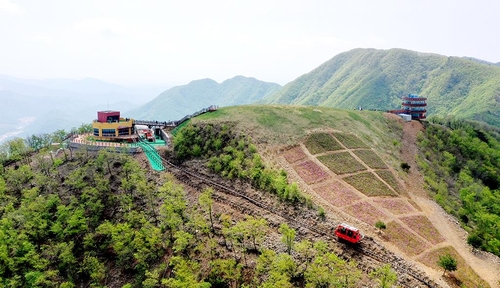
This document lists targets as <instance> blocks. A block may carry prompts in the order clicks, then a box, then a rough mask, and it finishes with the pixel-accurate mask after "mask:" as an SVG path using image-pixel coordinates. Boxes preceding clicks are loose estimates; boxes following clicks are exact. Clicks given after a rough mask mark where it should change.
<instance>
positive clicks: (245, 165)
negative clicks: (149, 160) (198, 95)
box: [174, 123, 311, 205]
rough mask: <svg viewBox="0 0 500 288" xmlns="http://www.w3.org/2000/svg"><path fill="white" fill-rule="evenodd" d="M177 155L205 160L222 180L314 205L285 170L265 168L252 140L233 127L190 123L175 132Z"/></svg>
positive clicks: (290, 200)
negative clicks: (237, 181) (242, 182)
mask: <svg viewBox="0 0 500 288" xmlns="http://www.w3.org/2000/svg"><path fill="white" fill-rule="evenodd" d="M174 152H175V154H176V157H177V158H178V159H179V160H185V159H189V158H193V157H203V158H205V159H208V164H207V165H208V168H210V169H211V170H212V171H213V172H215V173H218V174H220V175H222V176H223V177H227V178H229V179H233V178H239V179H244V180H248V181H250V182H251V183H252V185H253V186H254V187H255V188H257V189H260V190H264V191H267V192H270V193H273V194H276V195H277V196H278V197H279V198H280V199H282V200H285V201H289V202H291V203H306V204H308V205H311V201H310V199H308V198H306V197H305V196H304V195H303V194H302V193H301V192H300V189H299V187H298V185H297V183H290V184H289V183H288V178H287V174H286V171H284V170H283V169H281V170H279V171H277V170H275V169H271V168H268V167H266V166H265V164H264V163H263V161H262V158H261V157H260V155H259V154H258V153H257V148H256V147H255V145H254V144H252V143H251V140H250V139H249V138H248V137H245V136H244V135H237V134H236V133H235V132H234V131H233V129H232V127H231V124H222V125H220V126H219V125H213V124H191V123H190V124H188V125H186V126H184V127H182V128H181V129H180V130H178V131H177V132H176V135H175V138H174Z"/></svg>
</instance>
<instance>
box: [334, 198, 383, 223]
mask: <svg viewBox="0 0 500 288" xmlns="http://www.w3.org/2000/svg"><path fill="white" fill-rule="evenodd" d="M344 210H345V211H346V212H347V213H349V214H351V215H352V216H354V217H356V218H357V219H359V220H361V221H363V222H365V223H368V224H370V225H375V223H377V221H379V220H381V221H384V220H387V219H389V217H388V216H387V214H385V213H384V212H382V211H380V210H379V209H377V208H376V207H375V206H373V205H372V204H370V203H368V202H366V201H362V202H358V203H356V204H353V205H351V206H347V207H345V208H344Z"/></svg>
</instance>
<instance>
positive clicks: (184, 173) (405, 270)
mask: <svg viewBox="0 0 500 288" xmlns="http://www.w3.org/2000/svg"><path fill="white" fill-rule="evenodd" d="M162 162H163V165H164V166H165V167H170V168H173V169H175V172H174V171H171V173H173V174H174V175H175V176H176V178H177V179H178V180H179V181H181V182H183V183H185V184H186V185H188V186H190V187H192V188H195V189H197V190H203V189H204V188H205V187H207V186H208V187H212V188H214V189H216V190H218V191H220V192H222V193H224V194H228V195H231V196H235V197H238V198H240V199H243V200H244V201H245V202H246V203H251V204H252V205H254V206H256V207H258V208H260V209H262V210H265V211H267V212H269V213H272V214H273V215H275V216H279V217H281V218H283V219H284V220H286V221H287V222H289V224H290V225H292V226H296V227H302V228H305V229H307V230H309V231H311V232H313V233H315V234H317V235H319V236H322V237H325V238H327V239H329V240H333V241H336V242H340V241H339V240H338V239H337V237H332V236H331V235H333V234H332V232H331V231H328V230H327V229H321V227H319V226H318V225H315V224H317V223H306V222H304V221H302V220H299V219H296V218H292V217H291V216H290V215H285V213H283V212H281V211H279V210H278V209H276V208H274V207H272V206H270V205H268V204H265V203H263V202H262V201H259V200H257V199H254V198H252V197H250V196H248V195H245V194H244V193H242V192H239V191H237V190H236V189H233V188H230V187H227V186H225V185H222V184H220V183H217V182H215V181H213V180H211V179H208V178H206V176H203V175H201V174H199V173H197V172H193V171H190V170H188V169H185V168H182V167H179V166H178V165H175V164H173V163H171V162H170V161H168V160H166V159H165V158H162ZM213 198H214V199H215V200H217V201H220V202H222V203H224V204H227V205H229V206H231V207H233V208H235V209H237V210H240V211H241V212H243V213H249V212H252V211H248V210H249V209H248V208H247V207H243V205H242V204H241V203H237V202H236V201H234V200H230V199H228V198H227V197H223V196H219V195H215V194H214V195H213ZM242 210H243V211H242ZM249 214H250V213H249ZM342 247H343V248H345V249H348V250H350V252H358V253H360V254H362V255H364V256H366V257H369V258H371V259H373V260H375V261H377V262H380V263H390V264H391V266H392V268H393V269H394V270H395V271H396V272H397V274H398V283H397V284H398V285H400V286H403V287H408V288H410V287H411V288H415V287H429V288H437V287H440V286H439V285H438V284H437V283H435V282H434V281H433V280H431V279H429V277H427V276H426V275H425V274H424V273H423V272H421V271H418V270H416V269H415V268H413V267H411V266H410V265H408V264H407V263H405V261H404V260H403V259H402V258H401V257H397V256H395V255H394V254H393V253H392V252H390V251H388V250H386V249H385V248H383V247H382V246H381V245H380V244H378V243H377V242H375V241H374V240H373V239H372V238H371V237H365V239H364V240H363V241H362V242H361V243H360V245H349V244H345V243H343V245H342ZM344 258H346V259H348V258H350V257H348V256H344ZM360 266H364V265H363V264H362V263H360ZM364 268H365V270H373V269H374V268H373V267H366V266H365V267H364Z"/></svg>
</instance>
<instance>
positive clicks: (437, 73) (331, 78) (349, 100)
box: [263, 49, 500, 126]
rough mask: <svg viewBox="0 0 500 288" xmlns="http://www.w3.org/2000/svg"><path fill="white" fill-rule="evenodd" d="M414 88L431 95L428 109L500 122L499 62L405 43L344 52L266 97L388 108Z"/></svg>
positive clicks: (268, 100) (287, 101) (288, 101)
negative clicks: (419, 48) (414, 48)
mask: <svg viewBox="0 0 500 288" xmlns="http://www.w3.org/2000/svg"><path fill="white" fill-rule="evenodd" d="M409 93H414V94H419V95H422V96H424V97H427V98H428V101H427V103H428V107H427V110H428V115H442V116H443V115H454V116H456V117H463V118H469V119H475V120H481V121H484V122H487V123H490V124H492V125H497V126H499V125H500V67H498V66H496V65H494V64H491V63H489V64H487V63H480V62H479V61H477V60H471V59H467V58H458V57H446V56H441V55H437V54H427V53H419V52H413V51H408V50H403V49H391V50H375V49H354V50H351V51H348V52H345V53H341V54H339V55H337V56H335V57H334V58H332V59H331V60H329V61H327V62H325V63H324V64H322V65H321V66H319V67H318V68H316V69H314V70H313V71H311V72H309V73H307V74H304V75H302V76H301V77H299V78H297V79H296V80H294V81H292V82H290V83H288V84H287V85H285V86H284V87H283V88H282V89H281V90H280V91H278V92H276V93H275V94H273V95H270V96H268V97H266V98H265V99H264V100H263V101H264V102H266V103H283V104H303V105H318V106H329V107H338V108H344V109H357V108H358V107H362V108H364V109H378V110H384V111H385V110H390V109H398V108H400V107H401V96H402V95H406V94H409Z"/></svg>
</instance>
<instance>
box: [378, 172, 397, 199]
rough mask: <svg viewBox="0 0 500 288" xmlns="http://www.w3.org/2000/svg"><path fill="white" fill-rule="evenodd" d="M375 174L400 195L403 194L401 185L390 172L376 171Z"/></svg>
mask: <svg viewBox="0 0 500 288" xmlns="http://www.w3.org/2000/svg"><path fill="white" fill-rule="evenodd" d="M375 173H377V175H378V176H379V177H380V178H382V179H383V180H384V181H385V183H387V184H389V185H390V186H391V187H392V189H394V190H395V191H397V192H398V193H401V185H400V184H399V182H398V181H397V180H396V178H395V177H394V174H392V172H391V171H390V170H376V171H375Z"/></svg>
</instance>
